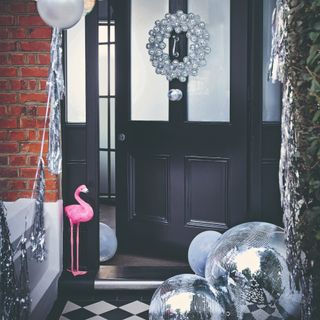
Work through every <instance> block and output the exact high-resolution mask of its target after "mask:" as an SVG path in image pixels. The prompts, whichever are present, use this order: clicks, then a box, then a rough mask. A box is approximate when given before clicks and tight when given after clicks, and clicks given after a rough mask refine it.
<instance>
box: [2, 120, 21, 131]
mask: <svg viewBox="0 0 320 320" xmlns="http://www.w3.org/2000/svg"><path fill="white" fill-rule="evenodd" d="M0 128H2V129H3V128H17V119H15V118H7V119H4V118H2V119H0Z"/></svg>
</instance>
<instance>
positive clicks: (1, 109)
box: [0, 106, 7, 116]
mask: <svg viewBox="0 0 320 320" xmlns="http://www.w3.org/2000/svg"><path fill="white" fill-rule="evenodd" d="M5 114H7V107H6V106H0V116H4V115H5Z"/></svg>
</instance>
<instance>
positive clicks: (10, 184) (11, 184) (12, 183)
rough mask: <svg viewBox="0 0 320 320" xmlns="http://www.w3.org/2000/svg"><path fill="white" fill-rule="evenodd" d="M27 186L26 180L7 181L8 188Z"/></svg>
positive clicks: (17, 188) (23, 188)
mask: <svg viewBox="0 0 320 320" xmlns="http://www.w3.org/2000/svg"><path fill="white" fill-rule="evenodd" d="M26 187H27V183H26V181H23V180H11V181H8V182H7V189H8V190H14V191H16V190H23V191H24V190H25V189H26Z"/></svg>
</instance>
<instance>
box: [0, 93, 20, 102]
mask: <svg viewBox="0 0 320 320" xmlns="http://www.w3.org/2000/svg"><path fill="white" fill-rule="evenodd" d="M15 102H17V95H16V94H15V93H1V92H0V104H1V103H2V104H5V103H15Z"/></svg>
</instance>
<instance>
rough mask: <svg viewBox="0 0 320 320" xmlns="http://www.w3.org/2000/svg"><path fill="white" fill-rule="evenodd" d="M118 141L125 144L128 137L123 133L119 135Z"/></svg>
mask: <svg viewBox="0 0 320 320" xmlns="http://www.w3.org/2000/svg"><path fill="white" fill-rule="evenodd" d="M118 140H119V141H120V142H124V141H126V135H125V134H124V133H123V132H122V133H119V134H118Z"/></svg>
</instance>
